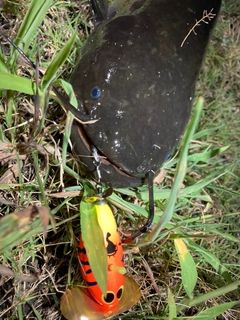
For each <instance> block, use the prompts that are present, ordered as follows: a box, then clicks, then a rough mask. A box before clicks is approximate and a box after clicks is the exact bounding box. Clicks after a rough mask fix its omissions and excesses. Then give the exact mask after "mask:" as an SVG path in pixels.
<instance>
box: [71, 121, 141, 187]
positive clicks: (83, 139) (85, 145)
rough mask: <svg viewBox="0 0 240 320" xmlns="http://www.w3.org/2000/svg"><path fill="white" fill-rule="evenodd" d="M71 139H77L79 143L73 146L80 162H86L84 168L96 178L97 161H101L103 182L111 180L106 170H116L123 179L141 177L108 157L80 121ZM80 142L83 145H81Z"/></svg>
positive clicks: (73, 130)
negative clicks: (135, 175)
mask: <svg viewBox="0 0 240 320" xmlns="http://www.w3.org/2000/svg"><path fill="white" fill-rule="evenodd" d="M76 135H77V136H76ZM71 140H72V142H74V141H77V143H75V144H74V143H73V148H74V149H75V151H76V152H77V154H78V157H79V158H80V162H81V163H83V164H84V169H86V171H88V172H91V175H92V176H93V178H94V180H96V179H97V178H98V177H97V162H98V163H99V169H100V174H101V177H102V180H101V182H103V183H106V184H109V181H106V179H105V177H104V176H105V174H104V171H106V172H109V171H113V172H115V173H116V174H117V175H120V178H119V179H121V177H122V178H125V179H128V180H131V179H133V180H134V179H137V180H139V178H136V177H134V176H133V175H131V174H129V173H128V172H126V171H124V170H123V169H121V168H120V167H118V166H117V165H116V164H115V163H113V162H112V161H111V160H110V159H108V158H107V157H106V156H105V155H104V154H103V153H102V152H101V151H99V149H98V148H97V146H96V145H95V144H94V143H93V142H92V141H91V140H90V139H89V137H88V135H87V133H86V131H85V130H84V127H83V125H81V124H80V123H77V122H76V121H75V123H74V124H73V128H72V132H71ZM80 143H81V144H82V145H80ZM83 150H84V151H83ZM93 150H94V154H93ZM86 153H87V154H86ZM83 154H85V155H83ZM98 160H99V161H98ZM101 168H102V170H101ZM109 173H110V172H109Z"/></svg>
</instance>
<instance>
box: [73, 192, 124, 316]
mask: <svg viewBox="0 0 240 320" xmlns="http://www.w3.org/2000/svg"><path fill="white" fill-rule="evenodd" d="M94 205H95V208H96V211H97V217H98V223H99V225H100V227H101V229H102V232H103V238H104V243H105V247H106V253H107V262H108V275H107V295H106V296H105V297H104V295H103V293H102V291H101V289H100V287H99V286H98V284H97V281H96V279H95V276H94V274H93V272H92V270H91V267H90V265H89V261H88V257H87V253H86V250H85V247H84V243H83V240H82V237H81V238H80V243H79V254H78V256H79V260H80V263H81V272H82V276H83V278H84V279H85V281H86V283H87V285H88V290H89V292H90V294H91V295H92V297H93V298H94V299H95V300H96V302H97V303H98V304H99V305H100V306H101V307H100V306H99V308H100V309H101V310H102V312H103V313H108V312H109V311H115V310H116V308H117V306H118V304H119V301H120V299H121V297H122V294H123V291H124V275H123V273H124V262H123V249H122V242H121V239H120V235H119V233H118V232H117V225H116V221H115V219H114V216H113V214H112V211H111V209H110V207H109V206H108V204H107V202H106V201H105V200H102V199H99V198H98V200H97V201H96V202H95V203H94Z"/></svg>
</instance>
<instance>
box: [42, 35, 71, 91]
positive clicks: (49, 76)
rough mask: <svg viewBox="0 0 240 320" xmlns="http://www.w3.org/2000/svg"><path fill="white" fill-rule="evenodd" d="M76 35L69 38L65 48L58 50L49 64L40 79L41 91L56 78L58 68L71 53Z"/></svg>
mask: <svg viewBox="0 0 240 320" xmlns="http://www.w3.org/2000/svg"><path fill="white" fill-rule="evenodd" d="M76 35H77V32H74V33H73V35H72V36H71V38H70V39H69V40H68V41H67V43H66V44H65V46H64V47H63V48H62V49H61V50H60V52H59V53H58V54H57V55H56V57H55V58H54V60H53V61H52V62H51V64H50V65H49V67H48V68H47V71H46V72H45V74H44V76H43V78H42V90H43V91H45V90H46V89H47V88H48V86H49V85H50V83H51V82H52V81H53V79H54V78H55V77H56V73H57V71H58V70H59V69H60V67H61V66H62V65H63V64H64V62H65V61H66V59H67V57H68V56H69V53H70V52H71V50H72V46H73V44H74V42H75V39H76Z"/></svg>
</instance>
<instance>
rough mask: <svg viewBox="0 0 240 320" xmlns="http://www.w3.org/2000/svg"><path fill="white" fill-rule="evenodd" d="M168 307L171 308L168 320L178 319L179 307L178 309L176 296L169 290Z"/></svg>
mask: <svg viewBox="0 0 240 320" xmlns="http://www.w3.org/2000/svg"><path fill="white" fill-rule="evenodd" d="M168 307H169V316H168V320H174V319H175V318H176V317H177V307H176V303H175V298H174V295H173V293H172V291H171V290H170V289H169V288H168Z"/></svg>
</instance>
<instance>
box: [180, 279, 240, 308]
mask: <svg viewBox="0 0 240 320" xmlns="http://www.w3.org/2000/svg"><path fill="white" fill-rule="evenodd" d="M239 287H240V281H235V282H232V283H231V284H229V285H226V286H224V287H221V288H218V289H216V290H213V291H211V292H208V293H205V294H202V295H199V296H198V297H196V298H194V299H192V300H191V299H188V298H186V299H183V300H182V301H181V305H179V306H177V312H180V311H181V310H182V309H184V308H186V307H192V306H195V305H197V304H199V303H203V302H205V301H207V300H210V299H215V298H218V297H220V296H223V295H225V294H227V293H229V292H232V291H235V290H239Z"/></svg>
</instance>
